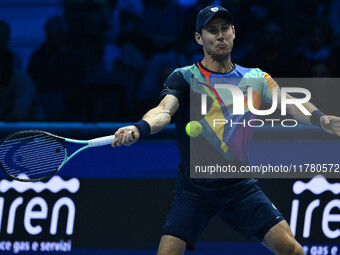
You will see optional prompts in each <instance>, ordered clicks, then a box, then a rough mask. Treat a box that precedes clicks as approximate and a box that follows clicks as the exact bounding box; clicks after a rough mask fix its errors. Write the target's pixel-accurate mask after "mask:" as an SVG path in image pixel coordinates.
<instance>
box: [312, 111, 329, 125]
mask: <svg viewBox="0 0 340 255" xmlns="http://www.w3.org/2000/svg"><path fill="white" fill-rule="evenodd" d="M324 115H325V114H324V113H323V112H321V111H319V110H315V111H313V112H312V116H311V117H310V122H311V123H312V124H313V125H315V126H319V127H321V122H320V119H321V117H322V116H324Z"/></svg>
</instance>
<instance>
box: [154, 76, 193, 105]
mask: <svg viewBox="0 0 340 255" xmlns="http://www.w3.org/2000/svg"><path fill="white" fill-rule="evenodd" d="M189 87H190V85H189V84H188V83H187V81H186V80H185V79H184V77H183V74H182V72H180V71H176V70H175V71H174V72H173V73H172V74H170V76H169V77H168V78H167V79H166V81H165V82H164V84H163V89H162V92H161V95H160V99H162V98H163V97H165V96H166V95H173V96H175V97H176V98H177V99H178V101H179V104H181V103H182V102H183V101H184V100H185V98H186V96H187V95H188V91H189Z"/></svg>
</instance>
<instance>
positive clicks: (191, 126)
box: [185, 120, 202, 137]
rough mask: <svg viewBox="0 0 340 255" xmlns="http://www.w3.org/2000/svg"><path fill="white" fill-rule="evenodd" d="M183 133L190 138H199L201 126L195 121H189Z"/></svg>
mask: <svg viewBox="0 0 340 255" xmlns="http://www.w3.org/2000/svg"><path fill="white" fill-rule="evenodd" d="M185 132H186V133H187V135H188V136H190V137H196V136H199V135H200V134H201V133H202V125H201V123H199V122H198V121H196V120H193V121H190V122H189V123H188V124H187V125H186V126H185Z"/></svg>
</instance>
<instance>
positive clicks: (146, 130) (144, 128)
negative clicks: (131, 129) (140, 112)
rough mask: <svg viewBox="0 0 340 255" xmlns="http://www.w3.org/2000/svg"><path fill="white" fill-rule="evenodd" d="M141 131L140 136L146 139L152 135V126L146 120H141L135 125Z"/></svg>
mask: <svg viewBox="0 0 340 255" xmlns="http://www.w3.org/2000/svg"><path fill="white" fill-rule="evenodd" d="M133 125H134V126H135V127H136V128H137V129H138V131H139V136H140V137H144V136H148V135H150V131H151V128H150V125H149V123H147V122H146V121H145V120H140V121H138V122H136V123H135V124H133Z"/></svg>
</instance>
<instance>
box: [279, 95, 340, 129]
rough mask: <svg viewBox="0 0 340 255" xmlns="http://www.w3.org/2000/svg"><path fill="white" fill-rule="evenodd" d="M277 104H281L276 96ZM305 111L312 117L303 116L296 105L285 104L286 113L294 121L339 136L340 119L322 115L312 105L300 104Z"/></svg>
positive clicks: (288, 96)
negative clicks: (318, 127) (311, 125)
mask: <svg viewBox="0 0 340 255" xmlns="http://www.w3.org/2000/svg"><path fill="white" fill-rule="evenodd" d="M278 98H279V104H281V100H280V99H281V95H280V92H279V95H278ZM287 99H294V97H292V96H291V95H289V94H287ZM302 105H303V106H304V107H305V108H306V109H307V111H309V112H310V113H311V114H312V115H305V114H304V113H303V112H302V111H301V110H300V109H299V108H298V107H297V106H296V105H294V104H287V113H289V114H290V115H291V116H292V117H293V118H294V119H295V120H297V121H298V122H302V123H305V124H313V125H317V126H320V127H321V128H322V129H323V130H324V131H326V132H327V133H329V134H332V135H337V136H340V118H339V117H337V116H331V115H326V114H323V113H322V112H321V111H319V110H318V108H316V107H315V106H314V105H313V104H312V103H310V102H307V103H303V104H302Z"/></svg>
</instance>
